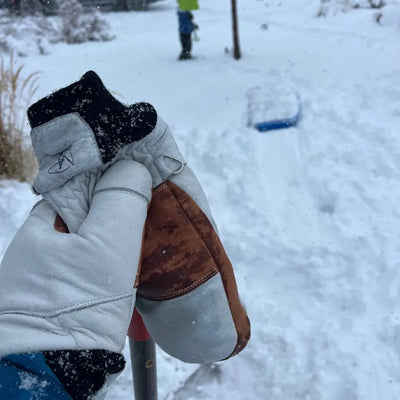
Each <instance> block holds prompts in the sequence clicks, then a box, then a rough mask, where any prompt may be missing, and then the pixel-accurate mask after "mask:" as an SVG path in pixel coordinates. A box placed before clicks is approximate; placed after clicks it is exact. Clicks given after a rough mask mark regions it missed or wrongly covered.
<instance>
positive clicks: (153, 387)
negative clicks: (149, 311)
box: [128, 309, 157, 400]
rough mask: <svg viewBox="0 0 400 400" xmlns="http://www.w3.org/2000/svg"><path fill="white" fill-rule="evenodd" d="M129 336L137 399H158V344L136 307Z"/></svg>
mask: <svg viewBox="0 0 400 400" xmlns="http://www.w3.org/2000/svg"><path fill="white" fill-rule="evenodd" d="M128 336H129V348H130V353H131V364H132V376H133V386H134V391H135V400H157V366H156V346H155V343H154V340H153V339H152V338H151V337H150V335H149V333H148V332H147V329H146V327H145V325H144V323H143V320H142V317H141V316H140V314H139V313H138V312H137V310H136V309H135V311H134V313H133V317H132V321H131V325H130V327H129V331H128Z"/></svg>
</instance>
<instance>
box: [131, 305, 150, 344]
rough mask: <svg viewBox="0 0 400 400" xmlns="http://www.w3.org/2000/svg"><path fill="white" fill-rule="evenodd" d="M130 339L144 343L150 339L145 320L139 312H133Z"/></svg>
mask: <svg viewBox="0 0 400 400" xmlns="http://www.w3.org/2000/svg"><path fill="white" fill-rule="evenodd" d="M128 337H130V338H131V339H133V340H138V341H144V340H149V339H150V334H149V332H147V329H146V327H145V326H144V322H143V319H142V317H141V315H140V314H139V313H138V311H137V310H136V308H135V310H134V311H133V315H132V319H131V323H130V325H129V329H128Z"/></svg>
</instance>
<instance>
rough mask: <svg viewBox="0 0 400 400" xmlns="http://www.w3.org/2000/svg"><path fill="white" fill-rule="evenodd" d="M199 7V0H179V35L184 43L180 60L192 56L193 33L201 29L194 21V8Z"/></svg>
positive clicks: (182, 43)
mask: <svg viewBox="0 0 400 400" xmlns="http://www.w3.org/2000/svg"><path fill="white" fill-rule="evenodd" d="M198 8H199V6H198V3H197V0H194V1H193V0H178V22H179V35H180V41H181V45H182V51H181V54H180V55H179V60H188V59H191V58H192V54H191V51H192V33H193V32H194V31H195V30H196V29H199V26H198V25H197V24H195V23H194V22H193V14H192V12H191V11H192V10H197V9H198Z"/></svg>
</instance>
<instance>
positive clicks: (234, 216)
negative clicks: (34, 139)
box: [0, 0, 400, 400]
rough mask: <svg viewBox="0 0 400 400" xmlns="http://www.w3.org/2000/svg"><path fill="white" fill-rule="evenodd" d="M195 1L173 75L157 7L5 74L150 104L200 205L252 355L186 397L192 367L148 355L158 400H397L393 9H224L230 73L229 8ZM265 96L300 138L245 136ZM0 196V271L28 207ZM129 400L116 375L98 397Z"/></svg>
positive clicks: (174, 47) (399, 101)
mask: <svg viewBox="0 0 400 400" xmlns="http://www.w3.org/2000/svg"><path fill="white" fill-rule="evenodd" d="M200 3H201V9H200V10H199V11H198V12H196V14H195V18H196V20H197V22H198V24H199V25H200V32H199V35H200V37H201V41H200V42H198V43H194V54H195V55H196V56H197V59H196V60H194V61H191V62H182V63H179V62H177V55H178V52H179V44H178V38H177V32H176V29H177V22H176V15H175V11H174V10H175V2H174V1H173V0H164V1H162V2H159V3H155V4H154V5H153V6H152V10H151V12H147V13H134V12H132V13H118V14H116V13H114V14H107V16H106V18H107V20H108V21H109V22H110V24H111V25H112V29H113V33H115V34H116V36H117V38H116V39H115V40H114V41H111V42H106V43H100V44H99V43H89V44H83V45H66V44H58V45H55V46H54V47H52V48H51V53H50V55H47V56H43V55H40V56H39V55H37V56H36V55H31V56H29V57H27V58H24V59H23V60H22V62H23V63H24V64H25V68H26V70H28V71H29V72H32V71H37V70H40V71H42V72H43V74H42V79H41V82H40V84H41V87H40V91H39V93H38V94H37V96H36V97H37V98H39V97H41V96H43V95H46V94H48V93H49V92H51V91H53V90H55V89H57V88H60V87H62V86H65V85H67V84H69V83H71V82H72V81H74V80H76V79H78V78H79V77H80V75H82V74H83V73H84V72H85V71H86V70H88V69H94V70H95V71H96V72H98V73H99V75H100V76H101V77H102V79H103V81H104V83H105V84H106V86H107V87H108V88H109V89H111V90H112V91H113V92H114V93H115V95H116V96H117V97H119V98H120V99H121V100H122V101H124V102H126V103H130V102H135V101H141V100H146V101H149V102H151V103H153V104H154V105H155V106H156V108H157V109H158V111H159V113H160V114H161V115H162V116H163V118H164V119H165V120H166V121H167V122H168V123H169V124H170V126H171V128H172V130H173V132H174V133H175V136H176V138H177V141H178V142H179V144H180V146H181V149H182V152H183V153H184V154H185V156H186V157H187V159H188V162H189V164H191V166H192V167H193V169H194V170H195V171H196V173H197V175H198V177H199V179H200V181H201V182H202V183H203V185H204V188H205V191H206V192H207V194H208V196H209V201H210V203H211V207H212V210H213V213H214V216H215V219H216V221H217V224H218V225H219V229H220V234H221V237H222V240H223V242H224V244H225V246H226V249H227V251H228V254H229V255H230V257H231V259H232V261H233V264H234V266H235V270H236V273H237V279H238V285H239V289H240V293H241V296H242V298H243V300H244V302H245V303H246V306H247V309H248V313H249V315H250V317H251V321H252V340H251V342H250V344H249V345H248V347H247V348H246V349H245V350H244V351H243V352H242V353H241V354H240V355H239V356H237V357H235V358H234V359H232V360H229V361H226V362H223V363H219V364H218V365H216V366H212V367H203V368H201V369H200V370H198V371H197V373H196V374H195V375H194V376H193V377H192V378H191V379H189V380H188V381H186V379H187V378H188V377H189V375H190V374H192V373H193V372H194V371H195V370H196V369H197V366H195V365H188V364H183V363H181V362H179V361H176V360H174V359H172V358H170V357H169V356H167V355H165V354H164V353H162V352H161V351H160V352H159V353H158V359H159V363H158V368H159V398H160V399H163V400H164V399H168V400H180V399H185V400H189V399H196V400H201V399H208V400H214V399H215V400H216V399H229V400H258V399H260V400H261V399H262V400H267V399H268V400H382V399H383V400H398V399H399V398H400V273H399V267H400V244H399V237H400V225H399V216H400V201H399V199H400V186H399V178H400V136H399V133H400V132H399V129H400V111H399V110H400V52H399V39H400V25H399V24H400V4H399V2H398V1H396V0H393V1H391V2H389V3H390V4H389V5H388V6H387V7H386V8H384V9H383V10H381V11H382V12H383V16H382V18H381V25H378V24H377V23H376V22H375V20H374V19H375V15H376V12H377V11H376V10H353V11H351V12H348V13H345V14H342V13H337V14H336V15H335V13H332V14H329V15H328V16H327V17H326V18H318V19H317V18H315V16H316V14H317V12H318V10H319V1H316V0H313V1H310V2H306V3H307V4H306V5H304V4H302V5H299V4H300V3H299V2H297V1H295V0H287V1H284V2H283V1H282V2H281V1H278V0H274V1H272V0H271V1H268V2H267V1H262V0H258V1H257V0H245V1H239V15H240V30H241V45H242V52H243V58H242V59H241V60H240V61H235V60H233V58H232V57H231V55H230V54H227V53H226V51H225V49H226V48H228V49H231V47H232V46H231V42H232V40H231V30H230V28H231V26H230V8H229V7H230V2H229V1H225V2H221V1H218V2H216V1H212V0H202V1H201V2H200ZM302 3H304V2H302ZM28 39H29V38H27V40H28ZM282 84H284V85H285V86H286V87H291V88H293V89H294V90H295V91H296V92H298V93H299V94H300V96H301V98H302V102H303V119H302V121H301V124H300V125H299V126H298V127H297V128H291V129H287V130H283V131H275V132H269V133H264V134H260V133H258V132H257V131H255V130H254V129H251V128H249V127H247V126H246V123H247V119H248V116H247V94H248V93H249V90H250V89H252V88H254V87H255V86H258V85H261V87H263V88H265V90H266V91H269V92H270V93H272V94H275V92H274V90H277V88H278V87H279V86H280V85H282ZM276 95H277V96H278V95H279V93H277V94H276ZM277 98H278V97H277ZM0 196H1V197H0V218H1V227H0V255H1V254H3V252H4V250H5V248H6V246H7V244H8V242H9V241H10V240H11V238H12V236H13V234H14V232H15V231H16V229H17V228H18V226H19V225H20V224H21V223H22V221H23V220H24V218H25V217H26V215H27V213H28V212H29V208H30V206H31V205H32V204H33V202H34V201H35V198H34V196H33V195H32V194H31V193H30V190H29V187H28V185H24V184H17V183H13V182H2V183H0ZM126 355H127V357H129V352H128V349H126ZM185 382H186V383H185ZM132 393H133V392H132V381H131V377H130V369H129V366H128V368H127V369H126V370H125V371H124V373H123V375H122V376H121V377H120V379H119V380H118V381H117V382H116V383H115V384H114V386H113V387H112V389H111V392H110V394H109V396H108V398H109V399H110V400H127V399H132V398H133V397H132V396H133V394H132Z"/></svg>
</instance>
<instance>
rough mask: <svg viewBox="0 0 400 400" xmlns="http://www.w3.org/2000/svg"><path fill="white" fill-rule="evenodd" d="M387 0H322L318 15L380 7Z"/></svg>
mask: <svg viewBox="0 0 400 400" xmlns="http://www.w3.org/2000/svg"><path fill="white" fill-rule="evenodd" d="M386 3H387V1H386V0H321V5H320V8H319V11H318V16H319V17H323V16H326V15H329V14H337V13H338V12H347V11H350V10H354V9H359V8H362V9H380V8H382V7H384V6H385V5H386Z"/></svg>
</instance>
